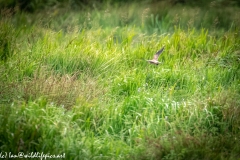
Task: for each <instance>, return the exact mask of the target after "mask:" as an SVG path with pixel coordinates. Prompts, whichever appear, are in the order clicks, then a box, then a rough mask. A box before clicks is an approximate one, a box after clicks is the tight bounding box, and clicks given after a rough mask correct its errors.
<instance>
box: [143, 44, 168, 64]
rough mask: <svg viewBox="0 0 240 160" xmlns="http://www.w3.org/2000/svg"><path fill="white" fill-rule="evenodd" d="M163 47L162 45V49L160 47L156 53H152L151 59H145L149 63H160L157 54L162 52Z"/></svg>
mask: <svg viewBox="0 0 240 160" xmlns="http://www.w3.org/2000/svg"><path fill="white" fill-rule="evenodd" d="M164 48H165V46H164V47H163V48H162V49H160V50H159V51H157V53H155V54H154V56H153V59H152V60H147V61H148V62H149V63H151V64H155V65H158V64H159V63H160V62H159V61H158V57H159V55H160V54H161V53H162V52H163V50H164Z"/></svg>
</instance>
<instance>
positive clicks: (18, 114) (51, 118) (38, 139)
mask: <svg viewBox="0 0 240 160" xmlns="http://www.w3.org/2000/svg"><path fill="white" fill-rule="evenodd" d="M155 5H156V6H158V5H159V4H155ZM161 5H163V6H164V5H166V4H160V6H161ZM166 7H167V6H166ZM154 8H155V6H151V5H149V6H144V7H143V6H142V5H141V7H137V5H129V6H127V7H126V8H125V9H123V8H120V7H115V8H111V7H110V6H108V5H106V6H105V8H104V9H101V10H98V9H95V10H93V11H90V10H86V11H84V12H77V11H71V12H69V13H67V12H63V11H64V9H59V8H55V10H54V11H53V12H51V13H50V15H51V16H49V17H45V18H44V17H43V16H42V15H41V13H35V14H34V15H31V14H30V15H29V14H26V13H21V14H20V13H19V14H16V15H9V17H7V18H4V17H1V23H0V24H1V27H2V26H3V28H2V30H1V33H0V34H1V36H2V37H1V39H0V40H1V41H3V42H6V43H3V45H1V49H2V50H1V65H0V88H1V91H0V103H1V106H0V107H1V110H0V124H1V126H2V127H1V128H0V149H1V151H4V152H13V153H17V152H20V151H22V152H25V153H27V152H37V151H38V152H41V151H42V152H45V153H52V154H61V153H66V157H67V159H74V158H76V159H237V158H239V153H240V148H239V140H240V134H239V126H240V121H239V118H238V117H239V116H240V109H239V106H240V101H239V99H240V95H239V93H240V86H239V82H240V81H239V75H240V73H239V69H240V68H239V66H240V65H239V64H240V63H239V62H240V61H239V58H240V46H239V44H240V38H239V28H238V27H237V25H236V24H238V23H239V22H238V20H239V19H237V17H236V16H233V17H231V18H233V19H231V20H232V21H231V22H232V23H231V24H232V26H228V24H227V23H225V22H221V26H223V28H224V29H225V30H224V29H223V28H221V27H218V26H217V23H216V25H215V26H213V24H212V23H214V22H212V19H211V18H214V17H210V18H209V17H208V18H206V19H204V18H203V19H204V20H205V21H204V23H202V25H203V26H201V27H199V24H200V21H201V18H202V16H199V15H203V14H204V13H205V12H204V10H201V9H200V8H198V9H197V12H196V14H187V15H185V14H186V13H193V12H194V11H193V10H192V9H191V8H181V7H180V6H178V7H176V8H174V9H173V10H171V11H169V12H167V10H166V11H165V10H164V11H162V13H156V12H157V11H156V9H154ZM234 9H235V10H237V9H236V8H234ZM179 10H184V12H181V13H180V12H178V11H179ZM61 11H62V12H61ZM216 12H217V11H216ZM228 12H229V14H233V15H234V13H232V12H230V11H229V10H228ZM175 13H179V14H181V15H179V16H180V18H182V21H178V19H175V21H170V19H171V16H175ZM197 14H199V15H197ZM205 14H206V16H210V15H209V13H207V12H206V13H205ZM214 15H215V12H214V14H213V16H214ZM188 16H190V18H189V17H188ZM191 16H192V17H191ZM222 16H223V17H224V15H222ZM33 17H35V18H36V17H37V18H39V19H40V20H41V21H38V20H36V19H34V18H33ZM195 17H197V18H196V19H195ZM200 17H201V18H200ZM175 18H178V17H175ZM186 19H187V20H186ZM191 19H194V20H195V21H194V22H191V23H190V20H191ZM209 19H210V20H209ZM188 20H189V23H188V24H186V25H184V22H187V21H188ZM20 22H22V23H20ZM205 23H207V24H208V25H209V26H211V27H209V26H208V25H206V27H204V26H205ZM219 23H220V22H219ZM4 26H5V27H4ZM6 26H8V27H6ZM168 27H169V28H168ZM214 27H215V28H214ZM7 33H8V34H7ZM14 35H16V36H14ZM9 36H10V37H9ZM4 44H8V45H4ZM162 46H165V50H164V52H163V53H162V55H161V56H160V58H159V61H160V62H161V64H160V65H159V66H155V65H151V64H148V62H147V61H146V60H147V59H151V58H152V56H153V54H154V53H155V52H156V51H157V50H159V49H160V48H161V47H162ZM6 50H7V51H6ZM2 53H4V54H2ZM2 57H3V58H2Z"/></svg>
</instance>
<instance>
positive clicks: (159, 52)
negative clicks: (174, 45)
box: [153, 47, 165, 61]
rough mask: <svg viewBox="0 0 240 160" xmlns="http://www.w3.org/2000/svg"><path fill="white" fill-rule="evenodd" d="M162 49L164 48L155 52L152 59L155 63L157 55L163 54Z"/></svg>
mask: <svg viewBox="0 0 240 160" xmlns="http://www.w3.org/2000/svg"><path fill="white" fill-rule="evenodd" d="M164 48H165V47H163V48H162V49H160V50H159V51H157V53H155V54H154V56H153V59H154V60H156V61H157V60H158V57H159V55H160V54H161V53H162V52H163V50H164Z"/></svg>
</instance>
